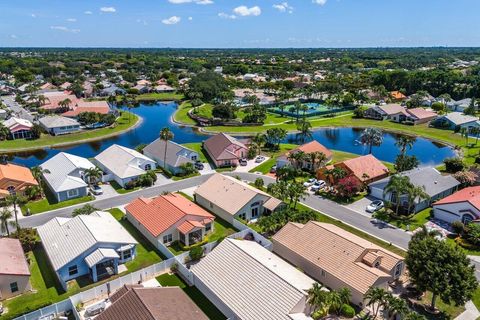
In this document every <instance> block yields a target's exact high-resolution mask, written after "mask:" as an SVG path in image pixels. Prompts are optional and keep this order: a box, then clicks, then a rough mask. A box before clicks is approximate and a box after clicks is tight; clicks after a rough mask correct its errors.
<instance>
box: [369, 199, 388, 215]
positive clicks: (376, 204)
mask: <svg viewBox="0 0 480 320" xmlns="http://www.w3.org/2000/svg"><path fill="white" fill-rule="evenodd" d="M383 207H384V204H383V201H382V200H375V201H372V202H371V203H370V204H369V205H368V206H367V209H366V210H367V212H370V213H372V212H375V211H377V210H380V209H382V208H383Z"/></svg>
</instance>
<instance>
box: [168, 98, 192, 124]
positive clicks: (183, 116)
mask: <svg viewBox="0 0 480 320" xmlns="http://www.w3.org/2000/svg"><path fill="white" fill-rule="evenodd" d="M190 109H192V104H191V103H190V101H184V102H182V103H181V104H180V105H179V106H178V107H177V111H175V113H174V114H173V119H174V120H175V121H176V122H180V123H184V124H187V125H196V124H197V122H196V121H195V120H193V119H192V118H190V117H189V116H188V111H190Z"/></svg>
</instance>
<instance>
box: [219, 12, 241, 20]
mask: <svg viewBox="0 0 480 320" xmlns="http://www.w3.org/2000/svg"><path fill="white" fill-rule="evenodd" d="M218 16H219V17H220V18H222V19H230V20H233V19H237V16H236V15H234V14H228V13H225V12H220V13H219V14H218Z"/></svg>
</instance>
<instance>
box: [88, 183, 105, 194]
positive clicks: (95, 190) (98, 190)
mask: <svg viewBox="0 0 480 320" xmlns="http://www.w3.org/2000/svg"><path fill="white" fill-rule="evenodd" d="M90 191H91V192H92V193H93V194H94V195H96V196H98V195H100V194H103V189H102V187H100V186H99V185H94V186H91V187H90Z"/></svg>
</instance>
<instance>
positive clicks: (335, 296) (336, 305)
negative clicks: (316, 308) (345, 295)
mask: <svg viewBox="0 0 480 320" xmlns="http://www.w3.org/2000/svg"><path fill="white" fill-rule="evenodd" d="M328 300H329V304H330V309H332V310H333V311H334V312H335V313H336V314H337V315H340V310H341V309H342V305H343V299H342V296H341V295H340V292H338V291H335V290H332V291H330V294H329V295H328Z"/></svg>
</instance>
